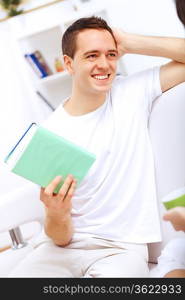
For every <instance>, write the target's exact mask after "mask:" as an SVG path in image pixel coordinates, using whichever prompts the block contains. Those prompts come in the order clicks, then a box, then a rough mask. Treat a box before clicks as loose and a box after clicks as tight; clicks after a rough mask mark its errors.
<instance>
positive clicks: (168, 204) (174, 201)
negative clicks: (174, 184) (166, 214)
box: [162, 188, 185, 209]
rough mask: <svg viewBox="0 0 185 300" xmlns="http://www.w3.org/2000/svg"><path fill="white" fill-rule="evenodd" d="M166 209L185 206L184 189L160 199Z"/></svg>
mask: <svg viewBox="0 0 185 300" xmlns="http://www.w3.org/2000/svg"><path fill="white" fill-rule="evenodd" d="M162 202H163V204H164V206H165V208H166V209H171V208H174V207H177V206H185V188H181V189H179V190H176V191H174V192H172V193H170V194H169V195H167V196H166V197H164V198H163V199H162Z"/></svg>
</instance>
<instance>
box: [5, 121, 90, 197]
mask: <svg viewBox="0 0 185 300" xmlns="http://www.w3.org/2000/svg"><path fill="white" fill-rule="evenodd" d="M94 161H95V155H94V154H92V153H90V152H88V151H87V150H86V149H84V148H82V147H79V146H78V145H76V144H74V143H72V142H70V141H68V140H67V139H65V138H63V137H61V136H59V135H57V134H55V133H53V132H52V131H50V130H48V129H46V128H44V127H42V126H39V125H37V124H35V123H32V124H31V125H30V126H29V128H28V129H27V130H26V132H25V133H24V134H23V136H22V137H21V139H20V140H19V141H18V142H17V144H16V145H15V146H14V147H13V149H12V150H11V151H10V153H9V154H8V155H7V157H6V158H5V161H4V162H5V163H6V164H7V165H8V166H9V168H10V170H11V171H12V172H13V173H15V174H17V175H19V176H22V177H24V178H26V179H28V180H30V181H32V182H34V183H36V184H38V185H40V186H42V187H46V186H47V185H48V184H49V183H50V182H51V181H52V180H53V179H54V178H55V177H56V176H58V175H61V176H62V181H61V183H60V184H59V185H58V187H57V189H56V190H55V193H57V192H58V191H59V189H60V187H61V186H62V184H63V182H64V180H65V178H66V177H67V175H68V174H72V175H73V176H74V177H75V179H76V180H77V185H78V184H80V182H81V181H82V179H83V178H84V176H85V175H86V174H87V172H88V170H89V169H90V167H91V166H92V164H93V163H94Z"/></svg>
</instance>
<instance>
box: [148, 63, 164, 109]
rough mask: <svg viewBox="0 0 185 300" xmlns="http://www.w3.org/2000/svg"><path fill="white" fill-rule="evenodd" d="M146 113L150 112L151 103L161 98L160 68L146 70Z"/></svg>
mask: <svg viewBox="0 0 185 300" xmlns="http://www.w3.org/2000/svg"><path fill="white" fill-rule="evenodd" d="M146 88H147V92H148V111H149V112H151V109H152V103H153V101H154V100H155V99H156V98H158V97H159V96H161V94H162V90H161V83H160V66H157V67H154V68H152V69H149V70H148V76H147V87H146Z"/></svg>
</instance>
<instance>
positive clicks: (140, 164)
mask: <svg viewBox="0 0 185 300" xmlns="http://www.w3.org/2000/svg"><path fill="white" fill-rule="evenodd" d="M184 49H185V40H184V39H180V38H163V37H145V36H139V35H135V34H129V33H125V32H121V31H117V30H115V31H114V33H113V32H112V30H111V28H110V27H109V26H108V25H107V23H106V22H105V21H104V20H102V19H101V18H96V17H91V18H82V19H79V20H77V21H76V22H74V23H73V24H72V25H71V26H70V27H69V28H68V29H67V30H66V32H65V33H64V36H63V39H62V50H63V58H64V63H65V67H66V69H67V70H68V72H69V73H70V75H71V76H72V91H71V96H70V98H69V99H66V100H65V101H64V103H63V104H61V105H60V107H59V108H58V109H57V110H56V111H55V112H54V113H53V114H52V115H51V117H50V118H49V119H48V120H47V121H46V123H45V126H46V127H48V128H49V129H50V130H53V131H55V132H56V133H58V134H61V135H62V136H64V137H66V138H68V139H69V140H71V141H73V142H75V143H77V144H79V145H81V146H83V147H86V149H87V150H90V151H91V152H93V153H95V155H96V162H95V163H94V165H93V166H92V167H91V169H90V171H89V172H88V174H87V176H86V177H85V178H84V180H83V182H81V184H80V185H79V186H78V184H77V182H76V180H75V178H74V177H73V176H72V174H69V176H68V177H67V178H66V180H65V182H64V185H63V186H62V188H61V189H60V192H59V194H57V195H56V194H54V193H53V191H54V189H55V187H56V186H57V185H58V184H59V182H60V180H61V177H60V176H58V177H56V178H55V179H54V180H53V181H52V182H51V183H50V184H49V185H48V186H47V187H46V188H45V189H41V195H40V198H41V200H42V201H43V203H44V205H45V207H46V219H45V233H46V236H48V238H47V239H46V241H42V242H40V244H39V243H38V244H37V247H36V249H35V250H34V251H33V253H32V254H31V255H30V256H29V257H27V258H26V260H25V261H23V262H22V263H21V265H20V266H19V267H18V268H17V269H16V270H14V272H13V273H12V274H11V276H14V277H15V276H22V277H24V276H26V277H28V276H31V277H36V276H41V277H52V276H54V277H57V276H58V277H148V274H149V271H148V264H147V262H148V252H147V243H149V242H157V241H159V240H160V239H161V235H160V222H159V214H158V207H157V201H156V191H155V178H154V164H153V158H152V150H151V145H150V141H149V135H148V128H147V124H148V119H149V115H150V112H151V106H152V101H153V100H155V99H156V98H157V97H158V96H160V95H161V93H162V92H165V91H166V90H168V89H170V88H172V87H174V86H175V85H177V84H179V83H181V82H183V81H185V64H184V63H185V51H184ZM126 53H136V54H144V55H152V56H155V55H156V56H164V57H168V58H171V59H172V62H170V63H168V64H166V65H164V66H162V67H161V68H160V67H155V68H152V69H150V70H147V71H143V72H139V73H137V74H134V75H132V76H128V77H126V78H123V77H122V76H116V66H117V61H118V59H119V57H120V56H122V55H124V54H126Z"/></svg>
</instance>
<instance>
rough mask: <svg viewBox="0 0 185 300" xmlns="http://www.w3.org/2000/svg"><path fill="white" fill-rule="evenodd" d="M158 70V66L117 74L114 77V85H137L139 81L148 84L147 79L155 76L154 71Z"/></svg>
mask: <svg viewBox="0 0 185 300" xmlns="http://www.w3.org/2000/svg"><path fill="white" fill-rule="evenodd" d="M157 70H159V67H158V66H156V67H151V68H147V69H144V70H141V71H137V72H134V73H131V74H128V75H123V74H117V75H116V77H115V79H114V82H113V86H114V87H116V86H119V85H122V84H124V86H126V85H130V84H131V85H132V84H134V85H136V84H137V82H138V84H142V83H143V84H146V82H147V79H148V78H150V77H153V74H154V72H156V71H157Z"/></svg>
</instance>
